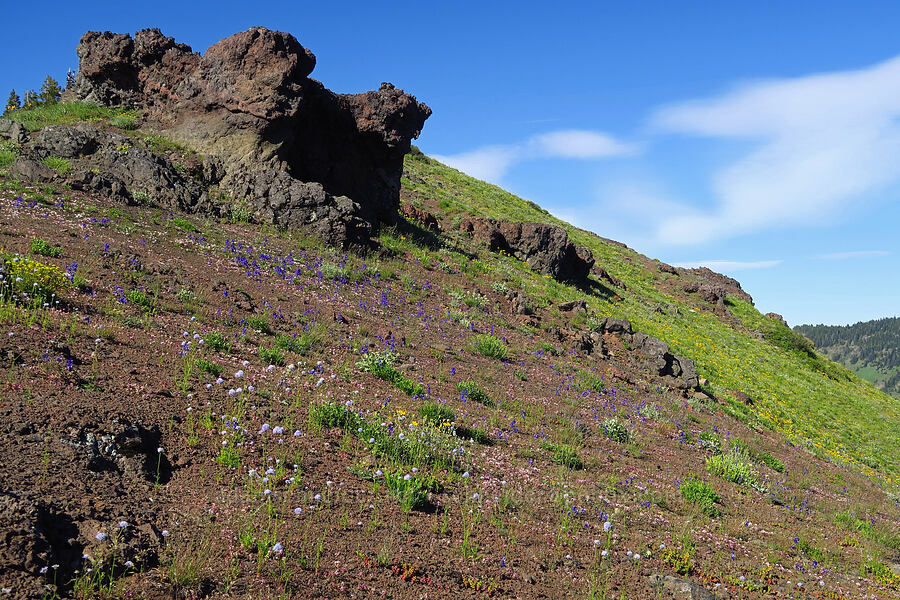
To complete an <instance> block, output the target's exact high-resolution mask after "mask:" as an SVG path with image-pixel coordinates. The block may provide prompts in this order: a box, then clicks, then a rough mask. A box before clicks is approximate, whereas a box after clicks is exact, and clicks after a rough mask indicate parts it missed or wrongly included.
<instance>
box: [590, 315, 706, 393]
mask: <svg viewBox="0 0 900 600" xmlns="http://www.w3.org/2000/svg"><path fill="white" fill-rule="evenodd" d="M594 328H595V330H596V331H598V332H601V333H612V334H615V335H617V336H619V337H621V338H622V339H623V340H624V341H625V342H626V343H627V344H628V347H629V348H631V350H634V351H637V352H639V353H640V354H641V355H642V357H643V359H644V361H645V362H646V363H647V366H648V367H649V368H650V370H651V371H652V372H653V374H654V375H657V376H659V377H662V378H663V379H664V381H666V382H667V383H669V384H671V385H672V386H673V387H676V388H678V389H682V390H691V389H694V388H696V387H697V386H698V385H699V383H700V381H699V377H698V375H697V368H696V366H695V365H694V361H693V360H691V359H689V358H685V357H684V356H679V355H677V354H673V353H672V352H671V351H670V350H669V346H668V344H666V343H665V342H664V341H662V340H660V339H658V338H655V337H652V336H649V335H647V334H646V333H641V332H637V333H635V332H634V331H633V329H632V326H631V321H629V320H628V319H613V318H610V317H604V318H603V319H600V320H599V321H598V322H597V323H596V325H595V326H594Z"/></svg>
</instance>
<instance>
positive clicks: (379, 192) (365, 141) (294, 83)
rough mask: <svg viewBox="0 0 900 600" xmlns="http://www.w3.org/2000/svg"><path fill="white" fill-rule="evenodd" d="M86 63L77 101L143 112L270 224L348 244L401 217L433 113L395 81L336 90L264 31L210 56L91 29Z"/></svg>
mask: <svg viewBox="0 0 900 600" xmlns="http://www.w3.org/2000/svg"><path fill="white" fill-rule="evenodd" d="M78 57H79V59H80V64H79V69H78V74H77V76H76V82H75V95H76V97H77V98H79V99H82V100H88V101H94V102H98V103H101V104H106V105H118V104H127V105H133V106H138V107H141V108H142V109H143V110H144V111H145V116H146V118H148V119H149V120H150V121H151V122H153V124H155V125H157V126H158V127H159V128H160V129H162V130H164V131H165V132H166V134H167V135H168V136H169V137H172V138H174V139H176V140H177V141H179V142H182V143H184V144H186V145H188V146H190V147H191V148H193V149H195V150H197V151H199V152H202V153H203V154H205V155H212V156H215V157H217V158H218V159H219V160H221V164H222V169H221V172H220V175H221V180H220V181H218V182H217V183H218V184H219V186H220V188H221V189H222V190H224V191H225V192H227V193H228V194H229V195H231V196H232V198H234V199H236V200H241V201H245V202H246V203H248V204H249V205H250V207H251V208H252V209H253V210H254V211H255V212H256V213H257V216H259V217H260V218H261V219H263V220H266V221H269V222H272V223H276V224H279V225H282V226H285V227H293V226H295V225H301V224H304V225H312V226H313V229H315V230H316V231H318V232H319V233H320V234H322V235H324V236H326V237H329V238H331V241H333V242H335V243H338V244H347V243H357V242H362V241H364V239H365V238H367V236H368V235H369V233H370V232H371V229H372V228H373V227H376V226H377V225H378V223H379V222H384V223H393V222H394V221H395V220H396V218H397V209H398V207H399V191H400V176H401V173H402V166H403V165H402V163H403V156H404V154H406V152H408V151H409V149H410V140H411V139H412V138H414V137H416V136H418V134H419V132H420V131H421V129H422V126H423V124H424V123H425V120H426V119H427V118H428V116H429V115H430V114H431V109H430V108H428V106H426V105H425V104H422V103H419V102H417V101H416V99H415V98H414V97H413V96H410V95H408V94H405V93H404V92H403V91H401V90H398V89H396V88H394V86H392V85H391V84H388V83H384V84H382V85H381V88H380V89H379V90H377V91H370V92H366V93H363V94H335V93H333V92H331V91H329V90H328V89H326V88H325V87H324V86H323V85H322V84H321V83H319V82H318V81H315V80H313V79H310V78H309V77H308V76H309V74H310V73H311V72H312V70H313V68H314V67H315V64H316V59H315V56H314V55H313V53H312V52H310V51H309V50H308V49H306V48H304V47H303V46H301V45H300V43H299V42H298V41H297V40H296V39H295V38H294V37H293V36H292V35H290V34H288V33H282V32H279V31H270V30H268V29H266V28H264V27H254V28H251V29H248V30H247V31H244V32H241V33H238V34H235V35H233V36H231V37H229V38H226V39H224V40H221V41H219V42H218V43H216V44H214V45H213V46H211V47H210V48H209V49H208V50H207V52H206V54H204V55H202V56H201V55H200V54H199V53H196V52H192V51H191V48H190V47H189V46H187V45H185V44H179V43H176V42H175V40H174V39H172V38H170V37H166V36H164V35H163V34H162V33H160V31H159V30H158V29H145V30H143V31H139V32H138V33H137V34H135V36H134V38H132V37H131V36H129V35H127V34H116V33H110V32H104V33H97V32H89V33H86V34H85V35H84V36H83V37H82V39H81V43H80V44H79V46H78ZM339 221H346V226H344V225H342V224H341V223H340V222H339Z"/></svg>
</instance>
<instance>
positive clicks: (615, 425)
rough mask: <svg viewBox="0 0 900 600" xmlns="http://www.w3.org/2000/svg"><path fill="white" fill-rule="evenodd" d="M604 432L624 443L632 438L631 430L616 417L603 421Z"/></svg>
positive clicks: (612, 438)
mask: <svg viewBox="0 0 900 600" xmlns="http://www.w3.org/2000/svg"><path fill="white" fill-rule="evenodd" d="M603 434H604V435H605V436H606V437H608V438H609V439H611V440H613V441H614V442H619V443H620V444H624V443H626V442H628V441H629V440H630V439H631V432H630V431H628V427H626V426H625V424H624V423H622V422H620V421H619V420H618V419H616V418H615V417H613V418H610V419H606V420H605V421H603Z"/></svg>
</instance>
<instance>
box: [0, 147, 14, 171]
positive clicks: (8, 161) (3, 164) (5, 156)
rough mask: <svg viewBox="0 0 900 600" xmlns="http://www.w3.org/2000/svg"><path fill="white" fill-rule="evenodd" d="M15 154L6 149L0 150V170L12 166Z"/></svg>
mask: <svg viewBox="0 0 900 600" xmlns="http://www.w3.org/2000/svg"><path fill="white" fill-rule="evenodd" d="M16 156H18V155H17V154H16V152H15V151H14V150H9V149H7V148H0V169H5V168H7V167H10V166H12V164H13V163H14V162H16Z"/></svg>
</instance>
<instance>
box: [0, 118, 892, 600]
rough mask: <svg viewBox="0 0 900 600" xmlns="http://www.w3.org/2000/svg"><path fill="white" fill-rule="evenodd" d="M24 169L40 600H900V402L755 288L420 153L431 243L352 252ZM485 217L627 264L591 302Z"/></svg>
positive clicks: (24, 484)
mask: <svg viewBox="0 0 900 600" xmlns="http://www.w3.org/2000/svg"><path fill="white" fill-rule="evenodd" d="M82 108H84V106H82ZM86 110H87V109H86ZM91 110H94V109H91ZM91 114H92V116H91V118H90V123H89V124H84V123H82V126H84V127H91V128H97V129H100V130H103V132H104V134H109V135H115V136H126V137H127V138H128V144H127V145H126V144H122V145H121V146H119V147H118V148H114V149H113V150H112V151H111V152H114V153H116V158H117V159H118V158H121V157H119V156H118V154H121V155H122V156H123V157H124V158H125V159H128V160H133V159H135V157H136V156H137V157H148V156H149V157H151V158H152V157H157V158H155V159H154V160H157V162H158V163H161V162H162V159H161V158H159V156H160V155H164V156H165V160H166V161H167V164H168V163H170V164H171V165H172V169H173V170H175V171H177V172H179V173H186V174H188V175H190V174H191V173H194V172H196V169H197V165H198V164H199V163H200V160H201V158H200V157H198V156H197V154H196V152H192V151H191V150H190V149H189V148H185V147H182V146H179V145H178V144H176V143H174V142H173V141H172V140H168V139H166V138H165V137H164V135H163V134H161V133H159V132H156V131H150V130H142V129H140V128H139V127H140V126H141V124H142V123H141V116H140V114H139V113H138V112H135V113H132V118H133V119H134V120H135V121H136V123H132V124H130V126H129V127H128V128H122V127H120V126H119V125H120V124H121V122H120V121H118V120H117V118H118V117H120V116H121V115H120V114H119V113H118V112H117V111H109V112H108V113H101V114H98V112H97V111H96V110H94V112H93V113H91ZM76 120H77V119H76ZM43 124H46V123H43ZM70 124H71V123H70ZM126 146H127V147H126ZM21 152H23V145H22V144H16V143H8V142H7V143H4V144H3V147H2V148H0V249H2V252H3V253H2V263H0V270H2V273H0V275H2V279H0V344H2V345H0V382H2V388H0V391H2V402H0V416H2V419H0V429H2V435H0V539H3V540H4V544H3V545H2V546H0V588H3V589H8V590H9V592H8V593H9V594H12V597H17V598H43V597H77V598H124V597H143V598H160V599H162V598H189V597H191V598H201V597H203V598H300V597H303V598H307V597H313V598H353V597H356V598H369V597H390V598H420V597H426V596H427V597H429V598H484V597H500V598H531V597H535V598H537V597H547V598H559V597H571V598H622V597H626V598H654V597H671V596H674V595H676V593H677V590H681V592H680V593H681V594H682V595H683V594H684V593H685V592H684V590H690V591H691V593H692V594H694V596H693V597H706V598H709V597H710V595H711V594H715V596H716V597H719V598H759V599H761V598H770V597H779V598H805V597H810V598H872V597H877V598H889V597H896V595H897V594H898V593H900V575H898V574H897V572H898V571H900V530H898V523H900V505H898V501H897V490H898V482H897V477H898V474H900V473H898V471H900V465H898V455H900V452H898V445H900V441H898V439H897V437H896V435H895V434H894V432H896V431H897V429H898V426H900V410H898V407H897V401H896V400H895V399H892V398H890V397H889V396H887V395H885V394H884V393H882V392H880V391H879V390H877V389H875V388H874V387H873V386H871V385H869V384H867V383H865V382H863V381H862V380H860V379H859V378H858V377H856V376H855V375H854V374H852V373H851V372H849V371H847V370H845V369H843V368H842V367H840V366H838V365H836V364H834V363H832V362H830V361H828V360H827V359H825V358H823V357H821V356H819V355H818V354H817V353H816V352H815V350H814V348H812V346H811V345H810V344H809V342H808V341H807V340H806V339H805V338H803V337H802V336H799V335H797V334H795V333H794V332H792V331H791V330H790V329H788V328H787V327H786V326H785V325H784V324H783V323H781V322H780V321H777V320H774V319H773V318H770V317H765V316H762V315H760V314H759V313H758V312H757V311H756V309H755V308H753V306H752V305H751V304H750V302H749V297H747V296H746V295H745V294H743V292H741V291H740V290H739V288H737V287H736V285H734V284H732V283H729V282H728V281H725V280H724V279H717V278H715V277H714V276H713V275H711V274H708V273H703V272H695V271H685V270H678V269H673V268H671V267H669V266H667V265H663V264H661V263H659V262H657V261H653V260H650V259H648V258H646V257H644V256H641V255H640V254H638V253H637V252H635V251H633V250H631V249H629V248H626V247H624V246H622V245H620V244H617V243H615V242H612V241H609V240H604V239H603V238H600V237H597V236H596V235H594V234H591V233H588V232H585V231H581V230H578V229H576V228H573V227H571V226H568V225H566V224H565V223H561V222H559V221H557V220H555V219H553V218H552V217H551V216H549V215H548V214H547V213H546V212H544V211H542V210H541V209H540V208H539V207H537V206H535V205H533V204H531V203H529V202H527V201H525V200H522V199H520V198H516V197H514V196H512V195H510V194H508V193H506V192H504V191H503V190H501V189H499V188H497V187H495V186H491V185H488V184H485V183H483V182H480V181H477V180H474V179H471V178H469V177H466V176H464V175H461V174H460V173H458V172H457V171H454V170H453V169H450V168H448V167H446V166H444V165H441V164H439V163H437V162H435V161H433V160H431V159H428V158H427V157H425V156H422V155H421V154H419V153H415V152H414V153H413V154H410V155H407V156H406V158H405V167H404V173H403V179H402V184H403V189H402V192H401V201H402V202H403V204H404V205H406V208H407V210H406V214H408V215H409V220H403V219H400V220H399V221H398V223H397V226H396V227H382V228H381V230H380V232H379V233H378V237H377V239H375V240H374V243H373V245H372V246H369V247H365V248H355V249H352V250H349V249H348V250H346V251H345V250H335V249H332V248H329V247H327V246H326V245H325V244H323V243H322V241H321V240H320V239H318V238H316V237H313V236H310V235H309V234H308V232H304V231H302V230H299V229H291V230H284V229H278V228H276V227H274V226H272V225H268V224H265V223H259V222H257V221H259V220H264V219H261V218H260V216H259V215H255V214H253V213H252V212H248V211H246V210H239V209H238V208H239V207H232V208H234V210H231V211H225V210H221V211H210V212H205V213H191V214H188V213H183V212H179V211H178V210H177V208H175V207H165V206H162V205H161V204H160V203H158V202H155V201H154V199H153V198H148V199H145V201H144V202H132V203H130V204H129V203H127V202H124V201H123V199H122V197H121V196H116V195H114V194H108V193H103V192H102V191H79V190H74V189H71V186H70V184H69V183H68V182H67V180H66V178H65V173H63V171H64V170H66V165H67V164H69V163H68V159H64V158H61V157H58V156H56V157H54V156H45V157H43V158H42V159H41V161H40V162H41V163H42V164H44V165H45V166H46V167H47V168H48V169H52V170H53V171H54V172H56V173H58V175H54V174H51V175H52V176H51V177H49V178H48V179H47V181H46V182H44V183H41V184H30V183H26V182H25V181H23V180H20V179H19V178H17V177H15V176H13V175H12V174H11V172H10V169H11V168H12V167H11V165H13V166H14V165H15V164H16V160H17V157H18V156H20V153H21ZM77 160H79V161H82V162H83V163H84V168H85V169H87V170H88V171H90V169H98V170H101V169H102V167H103V164H102V163H101V162H91V161H96V160H98V159H96V158H95V157H93V156H81V157H79V158H78V159H77ZM36 162H38V161H36ZM73 162H74V160H73ZM90 172H93V171H90ZM198 185H199V183H198ZM414 208H415V210H414ZM471 217H490V218H494V219H503V220H507V221H533V222H543V223H550V224H555V225H559V226H561V227H564V228H565V229H566V230H567V231H568V237H569V239H570V240H571V241H573V242H575V244H578V245H580V246H583V247H585V248H587V249H589V250H590V252H591V253H592V254H593V259H595V260H596V262H597V265H596V268H594V269H593V270H592V272H591V274H590V275H589V276H588V277H587V278H586V279H584V280H581V281H579V282H578V284H577V285H573V284H572V283H570V282H564V281H558V280H556V279H554V278H553V277H552V276H549V275H546V274H544V273H542V272H537V271H535V270H532V269H531V268H530V267H529V265H528V264H527V263H526V262H525V261H524V260H520V259H519V258H516V257H515V256H513V255H511V253H510V252H507V251H502V252H501V251H492V250H491V249H490V248H489V247H487V246H485V245H484V244H483V243H482V240H481V239H479V238H478V237H477V236H475V235H469V234H461V233H459V232H458V228H459V227H460V226H461V225H462V223H463V221H464V220H465V219H469V218H471ZM420 223H421V224H420ZM424 223H430V224H431V228H429V227H426V226H425V225H422V224H424ZM435 224H440V226H441V227H442V231H438V230H436V229H434V228H433V227H434V225H435ZM544 233H547V231H546V230H544ZM550 233H553V234H554V236H555V237H554V239H556V240H557V241H559V239H560V236H559V235H556V233H558V232H555V230H553V231H551V232H550ZM579 251H581V250H579ZM584 254H585V253H584V252H582V253H581V255H584ZM581 255H579V256H581ZM585 264H586V263H585ZM729 290H730V292H729ZM729 294H730V295H729ZM620 319H627V321H625V320H620ZM648 335H649V336H654V337H648ZM691 359H692V360H693V361H694V363H695V364H696V368H697V370H698V371H699V375H700V376H701V377H702V378H703V380H704V382H703V383H702V384H701V385H700V389H694V388H693V382H692V381H688V380H689V379H691V378H690V377H689V376H688V375H689V371H690V360H691ZM676 364H677V365H678V369H677V370H674V367H675V365H676Z"/></svg>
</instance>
